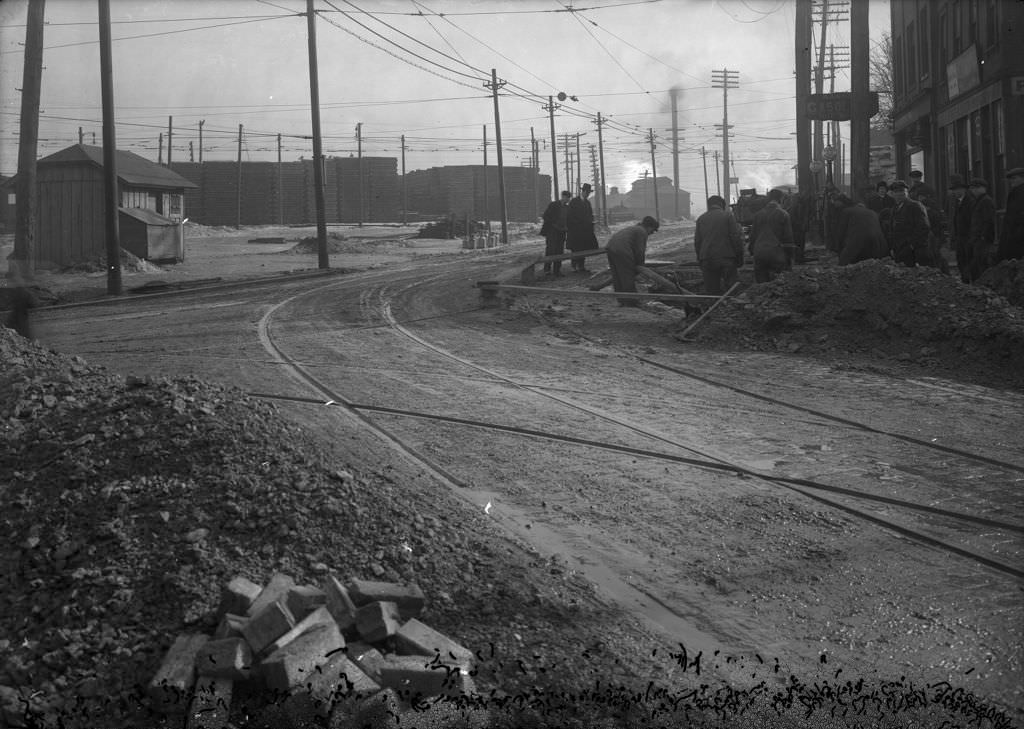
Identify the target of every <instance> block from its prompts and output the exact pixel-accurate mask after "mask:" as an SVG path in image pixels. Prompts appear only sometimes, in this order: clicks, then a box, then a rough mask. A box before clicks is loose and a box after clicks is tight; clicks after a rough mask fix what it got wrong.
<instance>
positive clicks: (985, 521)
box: [247, 392, 1024, 574]
mask: <svg viewBox="0 0 1024 729" xmlns="http://www.w3.org/2000/svg"><path fill="white" fill-rule="evenodd" d="M247 394H248V395H249V396H251V397H258V398H261V399H267V400H284V401H290V402H301V403H306V404H312V405H321V406H327V405H341V404H342V403H338V402H325V401H322V400H317V399H314V398H306V397H295V396H289V395H273V394H268V393H259V392H250V393H247ZM344 405H345V406H346V407H349V408H352V409H354V410H358V411H361V412H374V413H380V414H384V415H397V416H402V417H408V418H417V419H422V420H432V421H436V422H443V423H452V424H454V425H464V426H468V427H474V428H481V429H485V430H494V431H501V432H505V433H512V434H515V435H523V436H529V437H533V438H541V439H544V440H550V441H558V442H562V443H570V444H573V445H582V446H587V447H590V448H597V449H601V450H606V451H612V452H615V453H623V454H627V455H633V456H642V457H646V458H652V459H656V460H662V461H670V462H672V463H680V464H685V465H688V466H695V467H697V468H705V469H709V470H713V471H719V472H726V473H734V474H742V475H745V476H751V477H756V478H762V479H766V480H769V481H776V482H780V483H787V484H792V485H796V486H804V487H807V488H812V489H817V490H821V491H828V492H830V493H835V494H840V495H843V496H850V497H854V498H859V499H864V500H867V501H877V502H880V503H885V504H890V505H893V506H900V507H903V508H906V509H910V510H913V511H921V512H925V513H929V514H934V515H937V516H942V517H946V518H950V519H955V520H958V521H965V522H971V523H975V524H980V525H983V526H989V527H993V528H996V529H1003V530H1006V531H1013V532H1020V533H1024V524H1011V523H1009V522H1002V521H997V520H995V519H989V518H988V517H984V516H977V515H974V514H966V513H963V512H959V511H949V510H947V509H941V508H938V507H935V506H929V505H927V504H919V503H917V502H913V501H905V500H903V499H896V498H892V497H889V496H883V495H880V494H872V493H869V492H865V491H858V490H856V489H847V488H844V487H841V486H833V485H831V484H823V483H819V482H817V481H812V480H809V479H802V478H791V477H786V476H775V475H772V474H765V473H761V472H759V471H757V470H755V469H750V468H745V467H743V466H737V465H733V464H727V463H722V462H720V461H710V460H704V459H698V458H688V457H686V456H677V455H673V454H670V453H662V452H659V451H651V450H647V449H644V448H635V447H633V446H624V445H619V444H616V443H608V442H605V441H596V440H591V439H588V438H579V437H576V436H570V435H561V434H558V433H549V432H546V431H541V430H535V429H533V428H522V427H519V426H515V425H501V424H498V423H487V422H483V421H479V420H470V419H467V418H458V417H454V416H450V415H437V414H434V413H423V412H417V411H412V410H403V409H400V408H389V407H382V406H379V405H366V404H362V403H356V402H345V403H344ZM1022 574H1024V573H1022Z"/></svg>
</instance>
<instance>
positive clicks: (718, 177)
mask: <svg viewBox="0 0 1024 729" xmlns="http://www.w3.org/2000/svg"><path fill="white" fill-rule="evenodd" d="M720 169H721V168H720V167H719V166H718V150H717V149H716V150H715V184H717V185H718V196H719V197H721V196H722V176H721V173H720ZM725 202H726V204H728V203H729V201H728V200H726V201H725Z"/></svg>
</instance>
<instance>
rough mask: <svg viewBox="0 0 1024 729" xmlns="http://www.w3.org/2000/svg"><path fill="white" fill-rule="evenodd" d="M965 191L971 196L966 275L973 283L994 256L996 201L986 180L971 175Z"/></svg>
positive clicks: (991, 261) (989, 264)
mask: <svg viewBox="0 0 1024 729" xmlns="http://www.w3.org/2000/svg"><path fill="white" fill-rule="evenodd" d="M967 191H968V192H969V193H970V195H971V197H972V198H973V205H972V207H971V227H970V230H969V231H968V233H967V238H968V240H967V250H968V255H969V256H970V259H969V260H968V262H967V275H968V277H969V279H970V281H971V282H972V283H973V282H974V281H977V280H978V278H979V277H980V276H981V274H983V273H984V272H985V271H986V270H987V269H988V268H989V266H991V265H992V263H993V260H994V258H995V253H996V251H995V240H996V203H995V201H994V200H993V199H992V197H991V196H990V195H989V194H988V182H986V181H985V180H984V179H983V178H981V177H972V178H971V181H970V182H969V183H968V185H967Z"/></svg>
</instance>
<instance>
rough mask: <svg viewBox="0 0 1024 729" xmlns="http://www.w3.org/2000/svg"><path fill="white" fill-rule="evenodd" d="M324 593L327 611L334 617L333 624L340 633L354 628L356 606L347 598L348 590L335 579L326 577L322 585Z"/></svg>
mask: <svg viewBox="0 0 1024 729" xmlns="http://www.w3.org/2000/svg"><path fill="white" fill-rule="evenodd" d="M324 592H325V593H327V609H328V610H330V611H331V615H333V616H334V622H336V623H337V624H338V627H339V628H341V629H342V631H345V630H348V629H349V628H352V627H355V624H356V606H355V603H353V602H352V598H351V597H349V594H348V590H346V589H345V586H344V585H342V584H341V582H339V581H338V578H337V577H333V576H331V577H328V578H327V582H325V583H324Z"/></svg>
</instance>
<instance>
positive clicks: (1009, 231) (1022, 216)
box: [996, 167, 1024, 263]
mask: <svg viewBox="0 0 1024 729" xmlns="http://www.w3.org/2000/svg"><path fill="white" fill-rule="evenodd" d="M1006 179H1007V181H1008V183H1009V185H1010V192H1009V193H1008V194H1007V196H1006V215H1004V216H1003V232H1002V234H1001V235H1000V236H999V250H998V251H997V252H996V262H997V263H998V262H999V261H1009V260H1011V259H1014V258H1016V259H1018V260H1021V259H1024V167H1014V168H1012V169H1010V170H1008V171H1007V173H1006Z"/></svg>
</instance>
